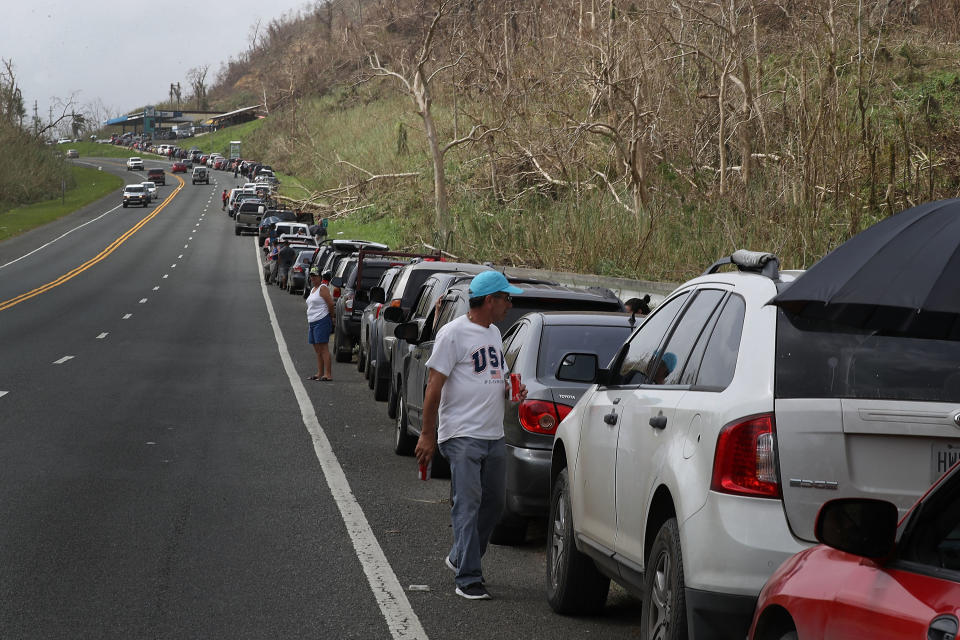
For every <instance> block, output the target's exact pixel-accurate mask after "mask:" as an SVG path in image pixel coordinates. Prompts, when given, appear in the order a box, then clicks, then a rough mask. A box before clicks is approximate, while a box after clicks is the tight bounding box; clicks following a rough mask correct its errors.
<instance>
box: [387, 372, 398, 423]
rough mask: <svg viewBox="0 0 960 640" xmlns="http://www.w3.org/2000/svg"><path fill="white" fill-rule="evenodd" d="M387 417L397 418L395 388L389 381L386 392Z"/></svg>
mask: <svg viewBox="0 0 960 640" xmlns="http://www.w3.org/2000/svg"><path fill="white" fill-rule="evenodd" d="M387 417H388V418H396V417H397V388H396V386H394V384H393V380H390V388H389V389H388V390H387Z"/></svg>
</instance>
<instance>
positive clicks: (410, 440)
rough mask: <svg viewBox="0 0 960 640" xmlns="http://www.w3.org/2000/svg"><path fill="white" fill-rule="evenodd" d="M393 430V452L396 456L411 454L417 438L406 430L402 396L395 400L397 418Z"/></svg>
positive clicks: (404, 404) (404, 407)
mask: <svg viewBox="0 0 960 640" xmlns="http://www.w3.org/2000/svg"><path fill="white" fill-rule="evenodd" d="M393 431H394V433H393V452H394V453H395V454H397V455H398V456H412V455H413V450H414V449H415V448H416V446H417V440H416V438H414V437H413V436H411V435H410V432H409V431H407V403H406V402H404V400H403V396H400V399H399V400H398V401H397V420H396V422H395V423H394V430H393Z"/></svg>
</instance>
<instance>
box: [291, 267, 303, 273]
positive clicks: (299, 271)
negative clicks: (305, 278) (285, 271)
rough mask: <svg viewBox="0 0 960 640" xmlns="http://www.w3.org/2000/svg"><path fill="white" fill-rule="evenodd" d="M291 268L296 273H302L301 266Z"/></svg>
mask: <svg viewBox="0 0 960 640" xmlns="http://www.w3.org/2000/svg"><path fill="white" fill-rule="evenodd" d="M293 270H294V271H296V272H297V273H303V267H294V268H293Z"/></svg>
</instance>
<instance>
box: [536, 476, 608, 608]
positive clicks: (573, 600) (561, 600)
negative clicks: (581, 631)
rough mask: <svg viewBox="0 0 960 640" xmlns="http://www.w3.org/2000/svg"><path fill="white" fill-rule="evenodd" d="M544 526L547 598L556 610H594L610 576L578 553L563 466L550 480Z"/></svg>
mask: <svg viewBox="0 0 960 640" xmlns="http://www.w3.org/2000/svg"><path fill="white" fill-rule="evenodd" d="M549 523H550V524H549V526H548V527H547V601H548V602H549V603H550V607H551V608H552V609H553V610H554V611H556V612H557V613H563V614H574V615H577V614H591V613H597V612H598V611H600V610H601V609H602V608H603V605H604V604H606V602H607V593H608V592H609V591H610V578H608V577H606V576H605V575H603V574H602V573H600V572H599V571H598V570H597V566H596V565H595V564H593V560H591V559H590V558H589V557H587V556H586V555H584V554H582V553H580V551H579V550H578V549H577V544H576V542H575V541H574V539H573V509H572V508H571V506H570V480H569V476H568V474H567V470H566V469H564V470H563V471H561V472H560V474H559V475H558V476H557V479H556V480H555V481H554V483H553V491H552V493H551V495H550V520H549Z"/></svg>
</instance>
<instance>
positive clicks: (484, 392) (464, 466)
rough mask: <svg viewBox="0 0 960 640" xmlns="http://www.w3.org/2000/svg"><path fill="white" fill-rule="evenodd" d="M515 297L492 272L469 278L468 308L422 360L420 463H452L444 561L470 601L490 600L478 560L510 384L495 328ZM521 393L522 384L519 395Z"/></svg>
mask: <svg viewBox="0 0 960 640" xmlns="http://www.w3.org/2000/svg"><path fill="white" fill-rule="evenodd" d="M520 293H523V289H518V288H517V287H514V286H512V285H511V284H510V283H509V282H507V279H506V278H505V277H504V276H503V274H501V273H499V272H497V271H484V272H483V273H480V274H477V275H476V276H474V278H473V280H471V281H470V310H469V311H468V312H467V314H466V315H464V316H460V317H459V318H457V319H455V320H453V321H451V322H449V323H448V324H446V325H444V326H443V327H441V328H440V331H438V332H437V338H436V342H435V343H434V347H433V353H432V354H431V356H430V359H429V360H427V367H428V369H429V370H430V378H429V380H428V382H427V390H426V393H425V394H424V398H423V424H422V429H421V432H420V439H419V440H418V441H417V449H416V454H417V460H418V462H419V463H420V464H421V465H424V464H427V463H428V462H430V461H431V460H432V459H433V454H434V451H435V450H436V448H437V446H439V447H440V452H441V453H442V454H443V456H444V457H445V458H446V459H447V460H448V461H449V462H450V483H451V491H452V498H453V499H452V503H451V505H450V520H451V522H452V524H453V548H452V549H450V552H449V553H448V554H447V557H446V560H445V563H446V565H447V567H449V568H450V569H451V570H453V571H454V572H455V573H456V574H457V577H456V584H457V588H456V593H457V595H459V596H462V597H464V598H467V599H469V600H485V599H489V598H490V594H489V593H488V592H487V589H486V587H484V586H483V572H482V570H481V568H480V559H481V558H482V557H483V554H484V552H485V551H486V550H487V543H488V542H489V540H490V534H491V533H492V532H493V528H494V526H495V525H496V524H497V522H498V521H499V519H500V513H501V511H503V502H504V497H505V482H506V453H505V446H504V438H503V411H504V402H505V401H506V396H507V391H508V389H509V382H508V380H507V368H506V365H505V364H504V362H503V352H502V349H503V339H502V338H501V336H500V330H499V329H498V328H497V327H496V325H495V324H493V323H495V322H499V321H501V320H503V318H504V317H505V316H506V314H507V311H509V310H510V307H511V306H512V305H511V303H510V295H511V294H514V295H516V294H520ZM526 393H527V391H526V387H524V386H523V385H521V392H520V397H521V398H523V397H525V396H526ZM438 418H439V420H438ZM438 422H439V427H438V426H437V425H438ZM438 443H439V444H438Z"/></svg>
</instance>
